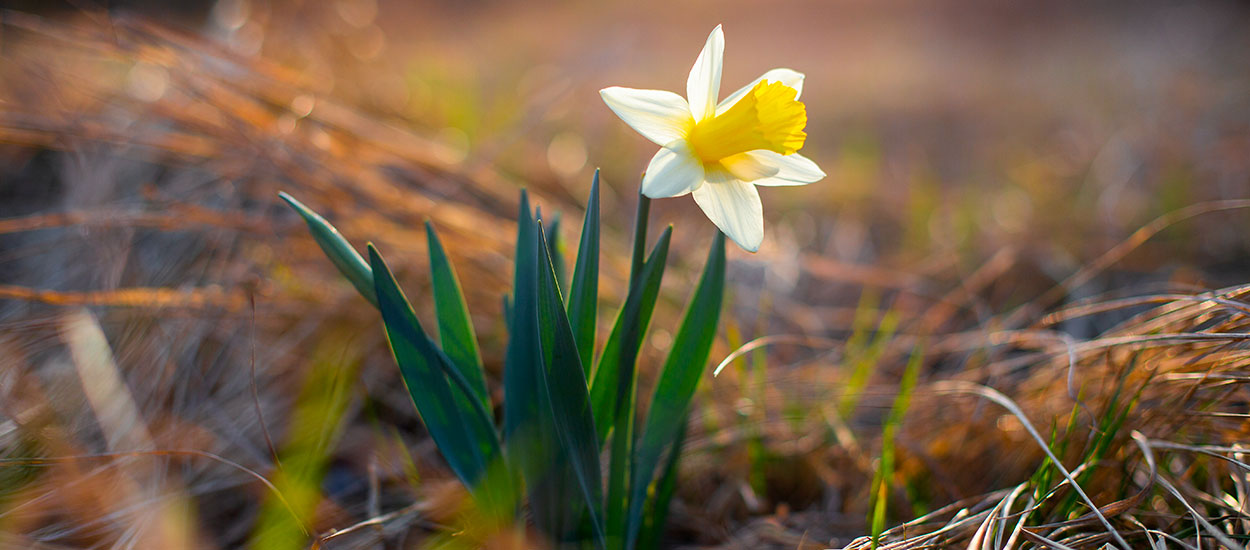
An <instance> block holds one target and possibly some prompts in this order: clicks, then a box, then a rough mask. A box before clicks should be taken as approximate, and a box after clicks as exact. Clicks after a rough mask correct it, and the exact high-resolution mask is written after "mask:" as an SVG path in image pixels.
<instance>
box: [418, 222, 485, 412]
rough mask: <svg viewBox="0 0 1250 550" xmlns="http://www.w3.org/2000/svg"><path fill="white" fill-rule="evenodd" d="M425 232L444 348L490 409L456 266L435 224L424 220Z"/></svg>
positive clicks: (474, 336) (475, 335) (475, 340)
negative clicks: (439, 236) (448, 256)
mask: <svg viewBox="0 0 1250 550" xmlns="http://www.w3.org/2000/svg"><path fill="white" fill-rule="evenodd" d="M425 235H426V239H427V241H428V243H429V246H428V248H429V252H430V281H431V285H432V287H433V291H434V310H435V312H436V313H437V314H438V337H439V341H440V342H441V343H442V346H443V351H444V352H445V353H446V354H447V356H448V357H449V358H451V363H452V365H453V366H455V367H456V368H457V369H458V370H459V371H460V372H461V373H462V374H463V375H464V378H465V380H467V381H468V382H469V386H470V387H471V388H472V389H473V392H474V397H475V398H477V399H478V400H479V401H481V403H482V406H483V407H485V408H486V410H490V394H489V393H488V392H487V390H486V375H485V374H483V372H482V358H481V355H480V354H479V352H478V348H477V334H476V333H475V332H474V331H473V322H472V321H470V319H469V307H468V306H467V305H465V302H464V293H463V292H461V290H460V281H459V280H458V279H457V277H456V270H455V268H454V267H452V265H451V260H450V259H448V258H447V252H446V251H445V250H443V243H442V241H440V240H439V238H438V233H437V232H436V231H435V230H434V225H433V224H431V223H430V222H428V221H427V222H425Z"/></svg>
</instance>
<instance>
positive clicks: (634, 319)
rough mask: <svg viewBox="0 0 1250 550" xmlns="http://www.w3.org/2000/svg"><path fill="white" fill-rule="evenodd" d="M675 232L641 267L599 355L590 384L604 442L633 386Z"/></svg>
mask: <svg viewBox="0 0 1250 550" xmlns="http://www.w3.org/2000/svg"><path fill="white" fill-rule="evenodd" d="M672 236H673V228H672V227H669V228H667V229H665V230H664V233H663V234H662V235H660V239H659V240H658V241H657V242H656V244H655V248H653V249H652V250H651V256H650V258H649V259H648V260H647V261H646V262H645V263H644V264H643V267H642V269H641V270H640V271H639V275H638V281H637V283H636V284H634V285H632V286H631V288H630V289H629V295H628V296H626V298H625V306H624V307H623V308H621V312H620V313H619V314H618V315H617V316H616V323H615V324H614V325H613V326H612V333H611V334H610V335H609V336H608V341H607V343H606V344H604V347H603V355H601V356H600V357H599V367H598V368H596V369H595V374H594V378H593V381H592V382H591V385H590V403H591V407H592V409H593V411H594V417H595V426H596V431H597V432H598V434H599V441H600V442H601V443H602V442H604V441H606V440H607V436H608V431H610V430H611V429H612V425H613V424H614V422H615V418H616V411H617V409H618V407H617V404H618V402H619V401H620V396H621V394H622V393H624V392H626V390H627V389H628V388H629V387H632V384H633V371H634V362H635V361H636V360H637V358H638V349H639V347H640V346H641V345H642V338H643V336H644V335H645V334H646V332H647V325H648V324H650V322H651V312H652V311H653V310H654V309H655V300H656V298H657V297H658V296H659V293H660V280H661V279H662V278H663V277H664V267H665V263H666V262H667V261H668V245H669V241H670V240H671V239H672ZM622 371H624V372H622Z"/></svg>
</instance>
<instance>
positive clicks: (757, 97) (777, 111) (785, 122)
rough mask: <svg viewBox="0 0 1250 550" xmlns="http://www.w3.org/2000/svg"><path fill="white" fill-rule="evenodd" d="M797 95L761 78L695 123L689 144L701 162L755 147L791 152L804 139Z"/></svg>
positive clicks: (803, 119) (804, 114)
mask: <svg viewBox="0 0 1250 550" xmlns="http://www.w3.org/2000/svg"><path fill="white" fill-rule="evenodd" d="M798 95H799V92H798V90H795V89H794V88H791V87H789V86H786V85H785V84H782V83H781V82H769V81H767V80H761V81H760V83H759V84H756V85H755V87H754V88H751V91H750V92H747V94H746V95H744V96H742V99H740V100H738V102H737V103H734V104H733V105H732V106H731V107H729V109H727V110H725V112H723V113H719V114H717V115H716V116H713V117H711V118H706V119H703V120H700V121H699V122H698V123H696V124H695V125H694V129H693V130H691V131H690V146H691V148H692V149H694V153H695V155H698V157H699V159H701V160H702V161H703V162H705V163H711V162H717V161H719V160H721V159H723V158H725V157H729V156H733V155H736V154H739V153H745V152H747V151H756V150H759V149H768V150H769V151H774V152H777V153H781V154H783V155H789V154H791V153H794V152H796V151H798V150H799V149H801V148H802V147H803V141H804V140H805V139H807V134H806V133H805V132H804V131H803V127H804V126H806V125H807V108H806V107H804V106H803V103H801V102H799V101H798V100H796V99H795V98H797V97H798Z"/></svg>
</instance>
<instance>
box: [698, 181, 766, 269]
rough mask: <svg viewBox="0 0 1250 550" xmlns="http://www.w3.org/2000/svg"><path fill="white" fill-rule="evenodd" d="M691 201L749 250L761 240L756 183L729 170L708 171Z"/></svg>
mask: <svg viewBox="0 0 1250 550" xmlns="http://www.w3.org/2000/svg"><path fill="white" fill-rule="evenodd" d="M694 202H696V203H698V204H699V208H702V209H703V213H704V214H707V217H708V219H710V220H712V223H714V224H716V227H719V228H720V230H721V231H722V232H724V233H725V236H727V237H729V238H730V239H732V240H733V242H736V243H738V246H741V247H742V248H743V249H745V250H747V251H748V252H755V251H757V250H759V249H760V243H762V242H763V241H764V207H763V205H762V204H761V203H760V194H759V193H758V192H757V191H756V190H755V186H754V185H751V184H749V183H744V182H741V181H738V180H737V179H734V178H733V177H732V176H730V175H729V174H728V173H724V172H720V171H717V170H709V171H708V181H707V183H704V184H703V185H702V186H700V187H699V188H698V189H695V190H694Z"/></svg>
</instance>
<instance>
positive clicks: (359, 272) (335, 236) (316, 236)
mask: <svg viewBox="0 0 1250 550" xmlns="http://www.w3.org/2000/svg"><path fill="white" fill-rule="evenodd" d="M278 197H280V198H281V199H282V200H284V201H286V203H287V204H289V205H291V208H293V209H295V212H297V213H298V214H299V215H300V217H301V218H304V223H306V224H308V230H309V231H310V232H311V233H312V236H313V240H315V241H317V245H318V246H320V247H321V250H322V252H325V255H326V257H328V258H330V263H332V264H334V267H336V268H338V270H339V273H342V274H343V276H344V277H347V280H348V281H350V282H351V283H352V286H354V287H356V291H357V292H359V293H360V295H361V296H364V297H365V299H366V300H369V303H371V304H373V305H374V307H376V306H377V305H378V297H377V294H376V293H375V292H374V291H373V273H371V272H370V270H369V264H367V263H365V260H364V258H361V257H360V253H358V252H356V249H355V248H352V245H351V243H348V242H347V239H345V238H343V235H342V234H340V233H339V230H338V229H335V228H334V226H333V225H330V222H328V221H326V219H325V218H323V217H321V215H319V214H317V213H316V212H313V211H312V210H311V209H309V208H308V207H307V206H304V203H302V202H300V201H298V200H295V197H292V196H291V195H288V194H287V193H286V192H285V191H283V192H281V193H278Z"/></svg>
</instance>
